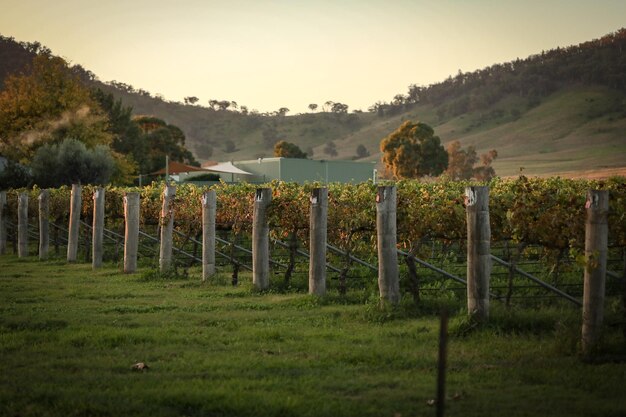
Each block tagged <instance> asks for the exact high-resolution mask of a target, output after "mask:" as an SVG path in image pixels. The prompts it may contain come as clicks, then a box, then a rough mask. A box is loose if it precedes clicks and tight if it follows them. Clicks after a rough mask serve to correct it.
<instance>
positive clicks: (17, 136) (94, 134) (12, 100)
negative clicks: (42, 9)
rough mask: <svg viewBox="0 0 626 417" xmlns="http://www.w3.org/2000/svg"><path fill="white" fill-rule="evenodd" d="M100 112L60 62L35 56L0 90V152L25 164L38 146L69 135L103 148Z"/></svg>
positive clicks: (106, 136) (105, 140)
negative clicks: (22, 72)
mask: <svg viewBox="0 0 626 417" xmlns="http://www.w3.org/2000/svg"><path fill="white" fill-rule="evenodd" d="M101 113H102V112H101V110H100V108H99V106H98V105H97V103H96V102H94V100H92V98H91V97H90V94H89V90H88V89H87V88H85V87H84V86H83V85H82V84H81V82H80V80H78V78H77V77H75V76H73V75H72V74H71V73H70V71H69V69H68V66H67V63H66V62H65V61H64V60H63V59H61V58H58V57H54V56H51V55H49V54H42V55H38V56H36V57H35V58H34V59H33V62H32V67H31V69H30V71H29V73H28V74H25V75H12V76H9V77H8V78H7V79H6V80H5V88H4V90H2V91H1V92H0V132H1V134H0V153H2V154H4V155H5V156H7V157H8V158H10V159H13V160H16V161H27V160H29V159H30V158H31V157H32V155H33V154H34V152H35V151H36V149H37V148H38V147H39V146H41V145H43V144H46V143H51V142H58V141H61V140H63V139H64V138H66V137H68V136H69V135H71V136H73V137H74V138H76V139H78V140H81V141H83V142H84V143H85V144H87V145H88V146H90V147H93V146H95V145H97V144H108V143H109V142H110V141H111V137H110V135H109V134H108V133H107V131H106V118H104V117H103V115H102V114H101Z"/></svg>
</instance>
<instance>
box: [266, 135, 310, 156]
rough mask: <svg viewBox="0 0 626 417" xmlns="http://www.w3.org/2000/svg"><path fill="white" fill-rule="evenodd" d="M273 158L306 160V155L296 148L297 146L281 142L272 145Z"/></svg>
mask: <svg viewBox="0 0 626 417" xmlns="http://www.w3.org/2000/svg"><path fill="white" fill-rule="evenodd" d="M274 156H276V157H283V158H299V159H306V156H307V155H306V153H304V152H302V150H301V149H300V148H299V147H298V145H296V144H294V143H291V142H287V141H285V140H281V141H279V142H276V144H275V145H274Z"/></svg>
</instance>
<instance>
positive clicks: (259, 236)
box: [252, 188, 272, 290]
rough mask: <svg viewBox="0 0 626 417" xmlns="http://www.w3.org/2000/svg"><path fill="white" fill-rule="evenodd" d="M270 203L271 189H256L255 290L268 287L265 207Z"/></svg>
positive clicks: (253, 239)
mask: <svg viewBox="0 0 626 417" xmlns="http://www.w3.org/2000/svg"><path fill="white" fill-rule="evenodd" d="M271 201H272V189H271V188H257V190H256V193H255V197H254V218H253V220H252V283H253V284H254V287H255V288H256V289H257V290H264V289H267V288H269V286H270V262H269V259H270V236H269V232H270V228H269V225H268V223H267V207H268V206H269V204H270V202H271Z"/></svg>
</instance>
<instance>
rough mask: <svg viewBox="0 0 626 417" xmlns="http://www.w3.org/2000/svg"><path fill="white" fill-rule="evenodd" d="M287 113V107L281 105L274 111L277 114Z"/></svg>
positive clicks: (283, 114)
mask: <svg viewBox="0 0 626 417" xmlns="http://www.w3.org/2000/svg"><path fill="white" fill-rule="evenodd" d="M287 113H289V109H288V108H287V107H281V108H280V109H278V110H277V111H276V115H277V116H285V115H286V114H287Z"/></svg>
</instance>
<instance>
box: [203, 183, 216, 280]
mask: <svg viewBox="0 0 626 417" xmlns="http://www.w3.org/2000/svg"><path fill="white" fill-rule="evenodd" d="M216 207H217V199H216V195H215V191H214V190H209V191H207V192H205V193H204V194H202V281H206V280H207V279H208V278H209V277H211V276H213V275H214V274H215V212H216V210H217V208H216Z"/></svg>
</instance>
